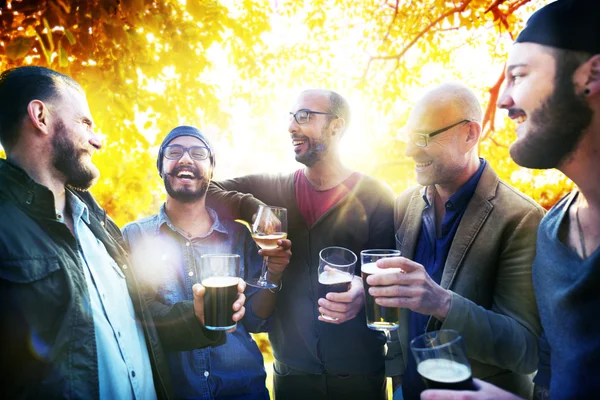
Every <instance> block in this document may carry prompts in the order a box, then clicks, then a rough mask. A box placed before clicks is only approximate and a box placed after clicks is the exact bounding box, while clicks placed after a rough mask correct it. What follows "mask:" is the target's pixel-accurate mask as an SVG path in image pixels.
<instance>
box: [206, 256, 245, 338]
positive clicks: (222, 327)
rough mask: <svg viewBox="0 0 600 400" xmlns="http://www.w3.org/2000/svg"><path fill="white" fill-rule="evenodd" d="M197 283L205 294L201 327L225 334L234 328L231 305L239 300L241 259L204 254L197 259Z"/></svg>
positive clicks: (238, 257)
mask: <svg viewBox="0 0 600 400" xmlns="http://www.w3.org/2000/svg"><path fill="white" fill-rule="evenodd" d="M199 276H200V284H202V286H204V287H205V288H206V292H205V293H204V325H205V326H206V329H210V330H213V331H226V330H228V329H232V328H234V327H235V326H236V323H235V322H234V321H233V303H234V302H235V300H236V299H237V298H238V283H239V282H240V256H239V255H237V254H204V255H202V256H201V257H200V272H199Z"/></svg>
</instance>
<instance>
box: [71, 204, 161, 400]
mask: <svg viewBox="0 0 600 400" xmlns="http://www.w3.org/2000/svg"><path fill="white" fill-rule="evenodd" d="M67 193H69V192H67ZM67 200H68V202H69V207H70V209H71V213H72V216H73V225H74V228H75V237H76V238H77V242H78V243H79V256H80V257H81V260H82V264H83V266H84V268H83V273H84V276H85V280H86V282H87V287H88V291H89V293H90V307H91V310H92V314H93V316H94V333H95V340H96V347H97V348H98V381H99V386H100V398H101V399H144V400H146V399H156V392H155V390H154V381H153V379H152V368H151V366H150V357H149V356H148V349H147V347H146V341H145V339H144V331H143V330H142V327H141V325H139V324H136V319H135V313H134V309H133V303H132V302H131V298H130V297H129V292H128V291H127V284H126V283H125V275H123V273H122V272H121V270H120V269H119V266H117V264H116V263H115V261H114V260H113V259H112V258H111V257H110V256H109V255H108V252H107V251H106V248H105V247H104V245H103V244H102V242H101V241H100V240H98V238H96V236H94V234H93V233H92V231H91V230H90V228H88V226H87V225H86V224H89V223H90V220H89V211H88V208H87V206H86V205H85V204H84V203H83V202H82V201H81V200H79V199H78V198H77V197H76V196H73V195H70V194H67Z"/></svg>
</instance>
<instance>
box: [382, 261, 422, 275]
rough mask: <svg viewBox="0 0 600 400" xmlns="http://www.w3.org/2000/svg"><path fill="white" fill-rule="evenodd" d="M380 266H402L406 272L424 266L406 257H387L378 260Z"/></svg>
mask: <svg viewBox="0 0 600 400" xmlns="http://www.w3.org/2000/svg"><path fill="white" fill-rule="evenodd" d="M377 266H378V267H379V268H401V269H402V270H403V271H404V272H412V271H414V270H416V269H419V268H423V266H422V265H421V264H419V263H416V262H414V261H413V260H409V259H408V258H406V257H386V258H381V259H379V260H377Z"/></svg>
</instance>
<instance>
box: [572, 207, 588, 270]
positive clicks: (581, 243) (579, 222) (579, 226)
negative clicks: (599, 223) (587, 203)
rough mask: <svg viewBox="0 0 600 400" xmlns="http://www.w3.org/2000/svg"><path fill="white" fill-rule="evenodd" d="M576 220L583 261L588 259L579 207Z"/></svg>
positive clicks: (576, 210)
mask: <svg viewBox="0 0 600 400" xmlns="http://www.w3.org/2000/svg"><path fill="white" fill-rule="evenodd" d="M575 219H576V220H577V228H578V229H579V244H580V245H581V251H582V253H583V259H584V260H585V259H586V258H587V252H586V251H585V238H584V237H583V229H582V228H581V221H580V220H579V205H577V208H576V209H575Z"/></svg>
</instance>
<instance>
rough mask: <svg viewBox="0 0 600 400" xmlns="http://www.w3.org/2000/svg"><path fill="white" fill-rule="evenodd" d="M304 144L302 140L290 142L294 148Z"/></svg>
mask: <svg viewBox="0 0 600 400" xmlns="http://www.w3.org/2000/svg"><path fill="white" fill-rule="evenodd" d="M304 143H306V142H305V141H304V140H292V145H293V146H294V147H297V146H302V145H303V144H304Z"/></svg>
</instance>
